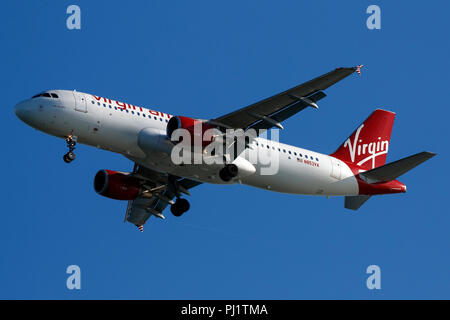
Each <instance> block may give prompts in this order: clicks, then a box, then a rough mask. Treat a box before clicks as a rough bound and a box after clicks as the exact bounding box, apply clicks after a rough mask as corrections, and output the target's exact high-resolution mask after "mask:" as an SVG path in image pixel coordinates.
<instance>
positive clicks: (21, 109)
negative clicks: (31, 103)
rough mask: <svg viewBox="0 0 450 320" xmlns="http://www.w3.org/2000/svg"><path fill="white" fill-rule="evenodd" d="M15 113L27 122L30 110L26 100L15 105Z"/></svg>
mask: <svg viewBox="0 0 450 320" xmlns="http://www.w3.org/2000/svg"><path fill="white" fill-rule="evenodd" d="M14 113H15V114H16V116H17V118H19V119H20V120H22V121H23V122H27V117H28V116H29V113H30V110H28V108H27V104H26V102H25V101H22V102H19V103H18V104H16V105H15V106H14Z"/></svg>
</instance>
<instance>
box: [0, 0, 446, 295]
mask: <svg viewBox="0 0 450 320" xmlns="http://www.w3.org/2000/svg"><path fill="white" fill-rule="evenodd" d="M70 4H77V5H79V6H80V8H81V17H82V22H81V30H72V31H71V30H68V29H67V28H66V18H67V16H68V15H67V14H66V8H67V6H68V5H70ZM370 4H377V5H379V6H380V8H381V30H369V29H367V27H366V19H367V17H368V16H369V15H368V14H366V13H365V11H366V8H367V7H368V6H369V5H370ZM449 9H450V5H449V4H448V2H445V1H428V2H418V3H415V2H401V1H395V2H394V1H314V2H311V1H226V2H223V1H220V2H219V1H128V2H124V1H73V2H72V1H39V2H38V1H9V2H5V3H2V10H1V11H0V26H1V28H0V40H1V43H2V50H1V52H0V57H1V59H0V61H1V62H0V63H1V70H2V77H1V78H0V83H1V88H2V99H3V110H4V114H3V116H2V117H1V120H0V121H1V125H0V133H1V137H2V139H1V141H2V150H3V151H2V157H1V160H0V161H1V164H2V168H3V172H2V181H3V183H2V184H1V186H0V190H1V193H0V194H1V197H2V200H3V201H2V203H3V206H2V209H3V210H2V217H1V221H2V222H1V223H0V243H1V244H0V248H1V250H0V252H1V254H0V259H1V260H0V261H1V263H0V298H3V299H5V298H8V299H10V298H19V299H23V298H27V299H29V298H32V299H46V298H58V299H97V298H101V299H109V298H113V299H122V298H123V299H398V298H402V299H418V298H425V299H431V298H446V299H449V298H450V256H449V254H448V253H449V252H450V233H449V225H450V217H449V216H450V215H449V210H448V191H449V190H448V185H447V181H448V179H449V174H448V170H446V168H447V167H448V157H449V151H448V146H447V145H448V138H449V134H448V129H447V127H448V117H449V115H450V111H449V109H448V107H449V105H448V101H449V98H450V97H449V89H448V84H449V74H450V73H449V60H448V57H449V53H450V45H449V42H448V41H447V33H448V22H447V21H448V11H449ZM357 64H364V65H365V67H364V68H363V73H362V76H357V75H352V76H350V77H349V78H347V79H345V80H344V81H342V82H341V83H339V84H337V85H336V86H334V87H332V88H330V89H329V90H327V91H326V93H327V94H328V97H327V98H325V99H324V100H322V101H321V106H320V109H319V110H313V109H311V110H306V111H303V112H301V113H300V114H298V115H296V116H295V117H293V118H291V119H289V120H287V121H286V122H285V123H284V124H283V125H284V127H285V130H284V131H283V132H281V134H280V139H281V141H283V142H286V143H290V144H293V145H297V146H301V147H305V148H310V149H313V150H317V151H319V152H323V153H331V152H333V151H334V150H335V148H336V147H337V146H338V145H339V144H340V143H341V142H342V141H343V139H345V138H346V137H347V136H348V135H349V134H350V133H351V132H352V131H353V130H354V129H355V127H356V126H357V125H358V124H359V123H360V122H361V121H362V120H363V119H364V118H365V117H367V115H369V114H370V113H371V112H372V111H373V110H374V109H375V108H379V107H381V108H385V109H388V110H392V111H395V112H396V113H397V117H396V121H395V124H394V129H393V133H392V138H391V144H390V152H389V155H388V161H394V160H397V159H400V158H402V157H404V156H408V155H410V154H413V153H416V152H420V151H423V150H428V151H433V152H436V153H438V156H437V157H435V158H433V159H432V160H430V161H429V162H427V163H425V164H423V165H421V166H420V167H418V168H416V169H415V170H413V171H411V172H409V173H407V174H406V175H404V176H403V177H402V178H401V179H400V180H401V181H402V182H404V183H405V184H406V185H407V186H408V192H407V193H406V194H404V195H395V196H380V197H376V198H372V199H371V200H370V201H368V202H367V203H366V204H365V205H364V206H363V207H362V208H361V209H360V210H359V211H358V212H357V213H355V212H350V211H347V210H345V209H344V207H343V199H342V198H341V197H334V198H331V199H326V198H324V197H307V196H294V195H284V194H277V193H270V192H267V191H262V190H258V189H253V188H250V187H246V186H230V187H226V186H214V185H201V186H199V187H198V188H196V189H195V190H193V191H192V197H190V199H189V200H190V202H191V210H190V211H189V212H188V213H187V214H185V215H184V216H183V217H182V218H175V217H173V216H172V215H170V213H169V212H167V214H166V216H167V219H166V220H165V221H159V220H157V219H152V220H151V221H149V223H147V225H146V228H145V231H144V233H140V232H138V231H137V229H136V227H134V226H133V225H131V224H124V223H123V215H124V211H125V207H126V204H125V203H122V202H119V201H114V200H109V199H106V198H103V197H101V196H99V195H97V194H96V193H95V192H94V190H93V187H92V180H93V177H94V175H95V173H96V171H97V170H99V169H103V168H107V169H115V170H131V168H132V163H131V162H129V161H128V160H127V159H125V158H124V157H123V156H120V155H117V154H112V153H108V152H106V151H100V150H96V149H94V148H91V147H87V146H78V148H77V156H78V157H77V160H76V161H74V162H73V163H72V164H70V165H67V164H65V163H64V162H63V161H62V155H63V154H64V153H65V152H66V149H65V144H64V141H62V140H59V139H57V138H54V137H51V136H48V135H46V134H44V133H41V132H38V131H35V130H34V129H32V128H30V127H27V126H26V125H25V124H24V123H22V122H20V121H19V120H18V119H17V118H16V117H15V115H14V113H13V106H14V104H15V103H16V102H18V101H20V100H23V99H25V98H28V97H30V96H31V95H33V94H35V93H37V92H39V91H42V90H45V89H77V90H78V91H83V92H89V93H95V94H97V95H100V96H106V97H110V98H116V99H118V100H121V101H126V102H129V103H133V104H136V105H142V106H146V107H150V108H152V109H157V110H161V111H165V112H168V113H171V114H179V115H185V116H192V117H199V118H204V119H208V118H213V117H217V116H219V115H222V114H225V113H228V112H230V111H232V110H235V109H237V108H240V107H243V106H246V105H248V104H251V103H253V102H255V101H258V100H260V99H263V98H266V97H267V96H270V95H272V94H275V93H278V92H280V91H283V90H285V89H287V88H289V87H292V86H295V85H297V84H299V83H302V82H304V81H307V80H309V79H311V78H313V77H315V76H317V75H320V74H322V73H325V72H328V71H330V70H332V69H334V68H336V67H339V66H355V65H357ZM71 264H76V265H79V266H80V268H81V272H82V289H81V290H79V291H76V290H73V291H70V290H68V289H67V288H66V286H65V284H66V278H67V274H66V273H65V270H66V267H67V266H68V265H71ZM372 264H376V265H379V266H380V268H381V286H382V289H381V290H378V291H377V290H373V291H371V290H368V289H367V288H366V278H367V277H368V275H367V274H366V273H365V271H366V268H367V266H369V265H372Z"/></svg>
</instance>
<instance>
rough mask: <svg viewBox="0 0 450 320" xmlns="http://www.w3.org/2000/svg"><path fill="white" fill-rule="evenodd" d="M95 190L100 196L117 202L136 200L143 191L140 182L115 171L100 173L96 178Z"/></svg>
mask: <svg viewBox="0 0 450 320" xmlns="http://www.w3.org/2000/svg"><path fill="white" fill-rule="evenodd" d="M94 189H95V191H96V192H97V193H98V194H100V195H102V196H104V197H107V198H110V199H115V200H134V199H136V198H137V197H138V196H139V194H140V190H141V188H140V184H139V180H137V179H135V178H133V177H131V176H130V175H129V174H127V173H123V172H118V171H113V170H100V171H98V172H97V174H96V175H95V178H94Z"/></svg>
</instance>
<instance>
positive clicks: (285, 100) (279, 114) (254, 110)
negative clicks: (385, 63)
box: [210, 66, 362, 129]
mask: <svg viewBox="0 0 450 320" xmlns="http://www.w3.org/2000/svg"><path fill="white" fill-rule="evenodd" d="M361 67H362V66H357V67H353V68H337V69H335V70H333V71H331V72H328V73H326V74H324V75H321V76H320V77H317V78H315V79H312V80H310V81H308V82H305V83H303V84H301V85H298V86H296V87H294V88H291V89H289V90H286V91H284V92H282V93H279V94H277V95H274V96H272V97H270V98H267V99H265V100H262V101H259V102H257V103H254V104H252V105H250V106H248V107H245V108H242V109H239V110H237V111H234V112H232V113H229V114H227V115H224V116H222V117H219V118H216V119H213V120H211V121H210V123H212V124H216V125H218V126H222V127H224V128H232V129H248V128H254V129H269V128H271V127H273V126H276V127H278V128H281V129H282V128H283V127H282V126H281V124H280V122H282V121H283V120H286V119H287V118H289V117H292V116H293V115H294V114H296V113H297V112H300V111H301V110H303V109H304V108H306V107H308V106H312V107H314V108H318V106H317V101H319V100H320V99H322V98H324V97H325V96H326V95H325V93H323V92H322V91H321V90H325V89H326V88H328V87H330V86H332V85H333V84H335V83H336V82H338V81H340V80H342V79H344V78H346V77H347V76H349V75H350V74H352V73H353V72H357V73H358V74H359V73H360V71H359V70H360V69H361Z"/></svg>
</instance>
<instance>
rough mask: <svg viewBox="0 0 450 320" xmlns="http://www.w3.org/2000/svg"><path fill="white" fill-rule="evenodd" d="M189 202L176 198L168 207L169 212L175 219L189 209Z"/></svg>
mask: <svg viewBox="0 0 450 320" xmlns="http://www.w3.org/2000/svg"><path fill="white" fill-rule="evenodd" d="M190 206H191V205H190V204H189V201H187V200H186V199H182V198H177V200H176V201H175V203H174V204H172V205H171V206H170V211H171V212H172V214H173V215H174V216H175V217H179V216H181V215H182V214H183V213H185V212H186V211H188V210H189V208H190Z"/></svg>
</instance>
